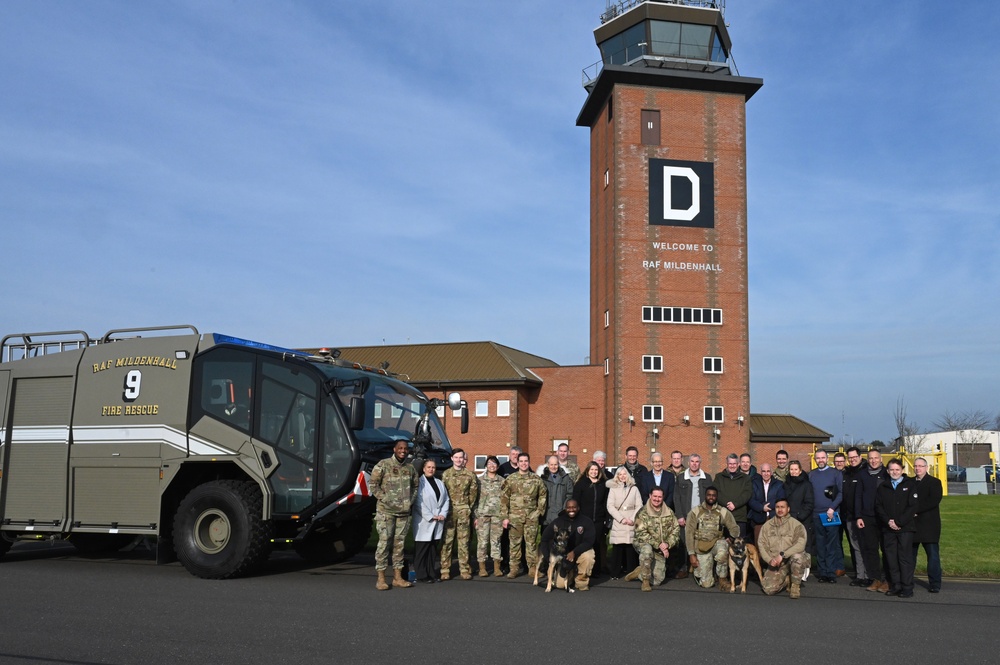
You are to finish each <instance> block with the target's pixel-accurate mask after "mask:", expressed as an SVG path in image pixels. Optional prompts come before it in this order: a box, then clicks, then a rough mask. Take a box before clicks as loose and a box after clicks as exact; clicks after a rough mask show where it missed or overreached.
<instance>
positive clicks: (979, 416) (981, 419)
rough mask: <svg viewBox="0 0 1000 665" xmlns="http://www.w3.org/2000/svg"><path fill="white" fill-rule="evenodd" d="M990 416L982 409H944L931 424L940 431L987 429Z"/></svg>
mask: <svg viewBox="0 0 1000 665" xmlns="http://www.w3.org/2000/svg"><path fill="white" fill-rule="evenodd" d="M991 420H992V419H991V418H990V416H989V414H987V413H986V412H985V411H983V410H982V409H977V410H975V411H954V412H953V411H950V410H949V411H945V412H944V413H943V414H941V417H940V418H938V419H937V420H935V421H934V422H933V423H931V424H932V425H934V427H936V428H937V429H939V430H940V431H942V432H953V431H959V430H965V429H989V428H990V424H991Z"/></svg>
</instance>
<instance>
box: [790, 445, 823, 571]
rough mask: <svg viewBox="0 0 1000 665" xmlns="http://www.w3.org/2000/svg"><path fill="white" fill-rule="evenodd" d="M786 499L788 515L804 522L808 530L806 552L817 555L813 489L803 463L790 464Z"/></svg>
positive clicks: (795, 460) (796, 461)
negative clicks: (814, 539) (814, 537)
mask: <svg viewBox="0 0 1000 665" xmlns="http://www.w3.org/2000/svg"><path fill="white" fill-rule="evenodd" d="M785 498H786V499H788V514H789V515H791V516H792V517H794V518H795V519H797V520H798V521H800V522H802V526H804V527H805V528H806V552H808V553H809V554H815V553H816V546H815V544H814V542H813V531H812V526H813V519H812V518H813V507H814V506H815V505H816V501H815V499H814V498H813V487H812V484H811V483H810V482H809V474H807V473H805V472H804V471H803V470H802V462H800V461H798V460H797V459H793V460H792V461H791V462H789V463H788V476H787V477H786V478H785Z"/></svg>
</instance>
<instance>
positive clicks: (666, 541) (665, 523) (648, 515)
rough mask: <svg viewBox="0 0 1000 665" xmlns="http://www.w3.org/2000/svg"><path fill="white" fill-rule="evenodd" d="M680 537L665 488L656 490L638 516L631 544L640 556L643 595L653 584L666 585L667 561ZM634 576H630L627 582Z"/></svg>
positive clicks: (651, 588)
mask: <svg viewBox="0 0 1000 665" xmlns="http://www.w3.org/2000/svg"><path fill="white" fill-rule="evenodd" d="M679 534H680V526H679V525H678V524H677V517H675V516H674V511H672V510H670V508H668V507H667V505H666V503H664V501H663V488H661V487H654V488H653V489H652V490H650V492H649V501H647V502H646V505H645V506H643V507H642V509H641V510H639V512H638V513H637V514H636V516H635V539H634V540H633V541H632V546H633V547H635V549H636V550H637V551H638V552H639V571H640V572H639V578H640V579H641V580H642V590H643V591H652V590H653V587H652V584H656V585H657V586H659V585H660V584H663V580H664V579H665V578H666V576H667V557H669V556H670V548H671V547H673V546H674V545H676V544H677V539H678V536H679ZM633 572H634V571H633ZM631 575H632V573H629V575H628V576H626V577H625V579H629V577H631ZM633 579H634V578H633ZM651 583H652V584H651Z"/></svg>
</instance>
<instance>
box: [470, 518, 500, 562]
mask: <svg viewBox="0 0 1000 665" xmlns="http://www.w3.org/2000/svg"><path fill="white" fill-rule="evenodd" d="M502 535H503V520H502V519H500V518H499V517H490V516H489V515H486V516H482V515H480V516H479V526H477V527H476V540H477V543H476V560H477V561H486V559H487V558H491V559H493V560H494V561H499V560H500V537H501V536H502Z"/></svg>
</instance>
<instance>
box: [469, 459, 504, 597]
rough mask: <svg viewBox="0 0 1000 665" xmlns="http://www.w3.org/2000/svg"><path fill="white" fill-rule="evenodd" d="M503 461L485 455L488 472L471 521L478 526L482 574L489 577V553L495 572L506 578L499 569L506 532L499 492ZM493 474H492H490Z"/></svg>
mask: <svg viewBox="0 0 1000 665" xmlns="http://www.w3.org/2000/svg"><path fill="white" fill-rule="evenodd" d="M499 466H500V461H499V460H498V459H497V458H496V457H495V456H493V455H490V456H489V457H488V458H486V473H484V474H483V475H482V476H481V477H480V478H479V499H478V501H476V505H475V508H474V509H473V512H472V523H473V525H474V526H475V527H476V541H477V544H476V559H477V560H478V561H479V576H480V577H486V576H487V572H486V555H487V554H492V555H493V575H494V576H496V577H503V573H502V572H501V570H500V568H501V565H500V560H501V559H502V555H501V552H503V548H502V547H501V545H500V537H501V536H502V535H503V533H504V530H503V512H502V509H501V508H500V494H501V492H503V480H504V479H503V477H502V476H501V475H500V473H499V472H498V468H499ZM490 474H493V475H490Z"/></svg>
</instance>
